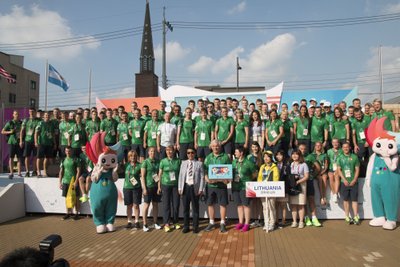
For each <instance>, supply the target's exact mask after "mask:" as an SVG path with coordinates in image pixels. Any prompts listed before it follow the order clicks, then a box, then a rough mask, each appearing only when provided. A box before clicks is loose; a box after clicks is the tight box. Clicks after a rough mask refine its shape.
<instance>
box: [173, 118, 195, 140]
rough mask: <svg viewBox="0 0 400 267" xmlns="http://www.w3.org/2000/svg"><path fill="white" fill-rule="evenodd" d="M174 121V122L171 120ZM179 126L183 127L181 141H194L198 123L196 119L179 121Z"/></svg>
mask: <svg viewBox="0 0 400 267" xmlns="http://www.w3.org/2000/svg"><path fill="white" fill-rule="evenodd" d="M171 123H172V122H171ZM178 126H180V128H181V133H180V136H179V143H181V144H189V143H193V142H194V135H193V134H194V129H195V128H196V123H195V121H194V120H186V119H183V120H181V121H179V123H178Z"/></svg>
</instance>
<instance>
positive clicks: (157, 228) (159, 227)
mask: <svg viewBox="0 0 400 267" xmlns="http://www.w3.org/2000/svg"><path fill="white" fill-rule="evenodd" d="M154 228H155V229H156V230H160V229H161V228H162V227H161V226H160V225H158V224H157V223H155V224H154Z"/></svg>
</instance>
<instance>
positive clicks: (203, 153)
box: [197, 146, 211, 159]
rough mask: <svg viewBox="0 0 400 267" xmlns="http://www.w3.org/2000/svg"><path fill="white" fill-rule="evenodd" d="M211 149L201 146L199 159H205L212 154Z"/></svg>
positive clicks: (198, 152) (198, 149)
mask: <svg viewBox="0 0 400 267" xmlns="http://www.w3.org/2000/svg"><path fill="white" fill-rule="evenodd" d="M210 153H211V151H210V148H209V147H208V146H199V147H198V148H197V157H198V158H201V159H205V158H206V157H207V155H208V154H210Z"/></svg>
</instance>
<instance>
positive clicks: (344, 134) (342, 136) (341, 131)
mask: <svg viewBox="0 0 400 267" xmlns="http://www.w3.org/2000/svg"><path fill="white" fill-rule="evenodd" d="M333 114H334V118H333V121H332V139H333V138H336V139H338V140H339V143H340V144H341V145H342V144H343V143H345V142H350V124H349V120H348V118H347V116H345V115H344V113H343V111H342V109H341V108H339V107H337V108H335V109H334V110H333Z"/></svg>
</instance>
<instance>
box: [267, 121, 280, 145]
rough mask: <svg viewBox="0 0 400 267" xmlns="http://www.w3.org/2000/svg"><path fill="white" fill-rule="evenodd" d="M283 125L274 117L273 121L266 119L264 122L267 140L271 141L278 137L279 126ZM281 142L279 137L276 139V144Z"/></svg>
mask: <svg viewBox="0 0 400 267" xmlns="http://www.w3.org/2000/svg"><path fill="white" fill-rule="evenodd" d="M281 127H283V123H282V121H281V120H279V119H276V120H274V121H271V120H268V121H267V122H266V124H265V129H266V131H267V129H268V131H267V134H268V140H269V141H273V140H275V138H277V137H278V135H279V133H280V130H279V128H281ZM280 142H281V139H279V140H278V142H277V144H279V143H280Z"/></svg>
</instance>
